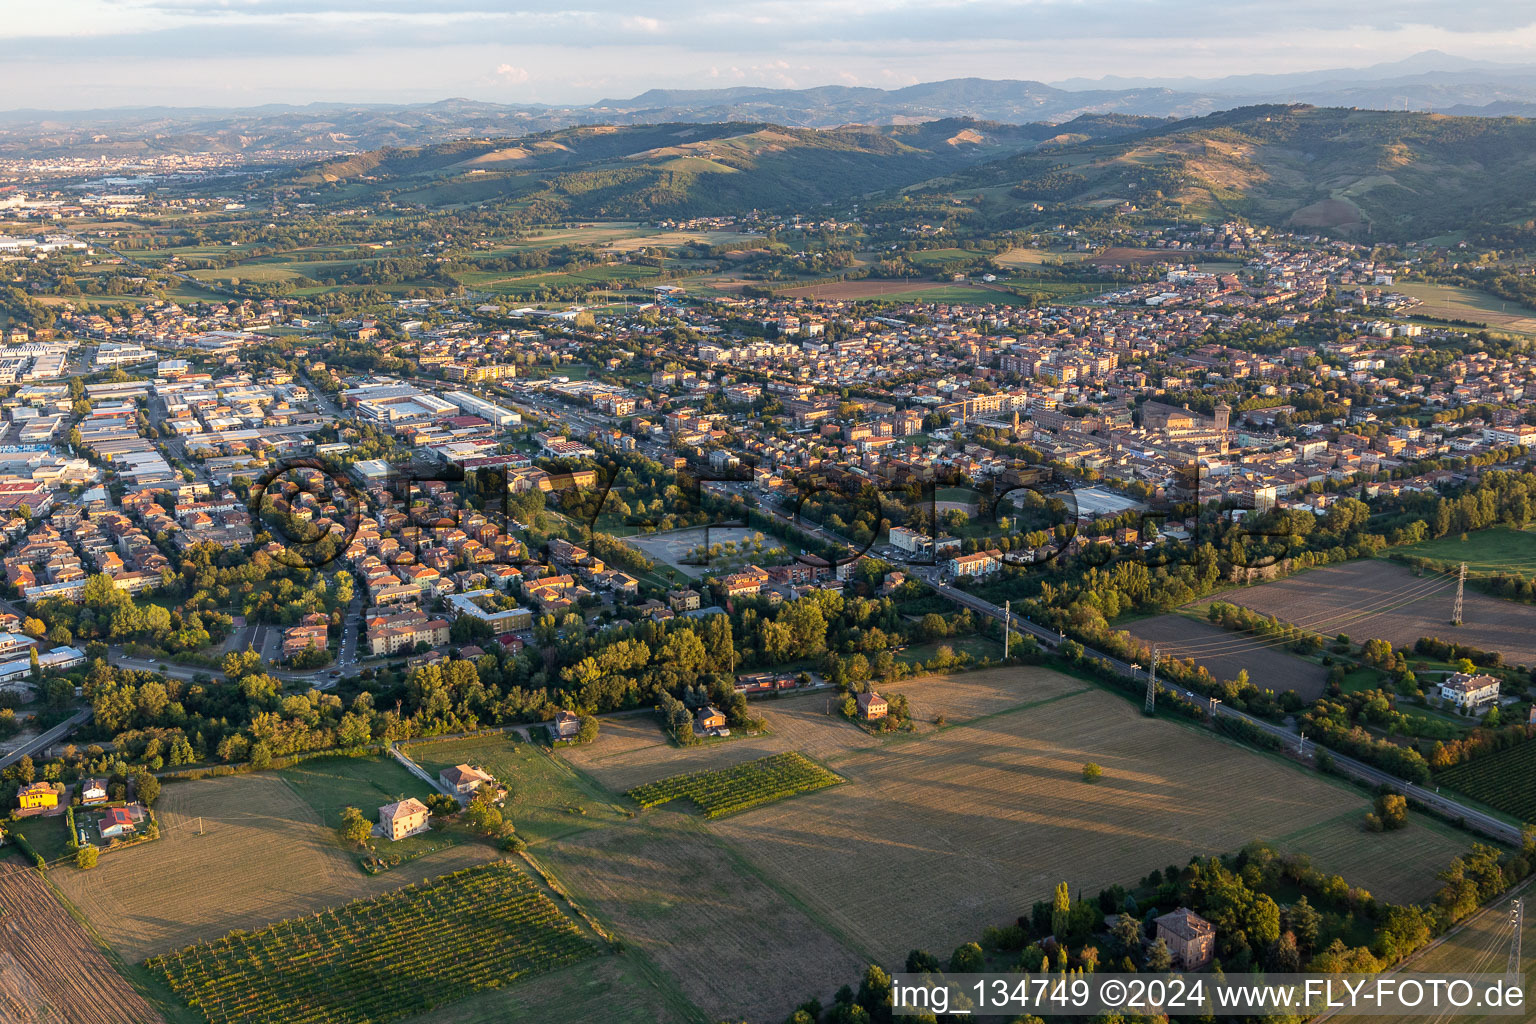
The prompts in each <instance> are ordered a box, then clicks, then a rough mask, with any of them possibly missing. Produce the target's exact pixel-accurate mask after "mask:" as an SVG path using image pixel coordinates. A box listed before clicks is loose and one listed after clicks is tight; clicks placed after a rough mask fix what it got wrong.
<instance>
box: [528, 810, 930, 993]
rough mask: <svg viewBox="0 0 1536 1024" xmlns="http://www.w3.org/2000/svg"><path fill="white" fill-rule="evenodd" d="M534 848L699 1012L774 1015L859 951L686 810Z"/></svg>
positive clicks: (833, 978)
mask: <svg viewBox="0 0 1536 1024" xmlns="http://www.w3.org/2000/svg"><path fill="white" fill-rule="evenodd" d="M539 859H540V860H541V861H542V862H543V863H544V864H545V866H546V867H548V868H549V869H550V870H551V871H552V872H553V873H554V874H555V875H556V876H558V877H559V879H560V881H561V882H562V883H563V884H564V885H566V886H567V887H568V888H569V889H570V890H571V892H572V894H573V895H574V896H575V897H576V898H577V899H578V900H579V901H580V902H581V904H582V905H583V906H584V907H586V908H587V909H588V910H589V911H591V912H593V913H594V914H596V915H597V916H598V917H600V918H602V919H604V920H605V921H607V922H609V923H611V925H612V926H613V929H614V931H615V933H616V934H617V936H618V937H619V938H620V939H622V940H624V941H625V942H626V943H627V944H630V945H634V946H637V947H639V949H640V950H641V952H642V953H644V954H645V955H646V956H647V957H649V958H650V959H651V960H653V961H655V962H656V963H657V964H658V965H659V966H660V967H662V968H663V969H664V970H666V971H668V972H670V973H671V975H672V976H673V977H674V978H675V979H676V980H677V983H678V986H679V987H680V988H681V990H682V992H683V994H684V995H685V996H686V997H687V998H688V999H690V1000H691V1001H692V1002H693V1003H695V1004H696V1005H697V1006H698V1007H699V1008H700V1009H701V1010H703V1011H704V1012H705V1013H706V1014H707V1015H708V1018H709V1019H710V1020H750V1021H776V1020H782V1019H783V1018H784V1017H786V1016H788V1015H789V1013H790V1012H791V1011H792V1010H793V1009H794V1008H795V1006H796V1005H798V1004H799V1003H800V1002H801V1001H802V1000H804V999H807V998H809V997H810V996H812V995H820V996H821V997H822V998H823V999H824V1000H825V999H827V998H829V997H830V996H831V994H832V992H833V991H835V990H836V989H837V988H838V987H839V986H840V985H843V984H846V983H848V982H849V981H851V980H856V979H857V978H858V977H859V976H860V975H861V974H862V973H863V970H864V968H865V966H866V965H867V962H868V961H866V960H865V959H864V958H863V957H861V956H859V955H857V954H856V952H855V951H852V950H850V949H848V948H847V947H846V946H844V945H843V944H841V943H840V942H838V941H837V940H836V939H835V938H833V937H832V936H831V935H829V934H828V933H827V932H825V931H823V930H822V929H821V928H820V927H819V926H818V924H817V922H816V921H814V920H812V919H811V918H809V917H807V916H806V914H805V913H804V912H803V911H801V910H800V909H798V908H797V907H796V906H795V905H794V904H793V903H791V902H790V901H789V900H787V899H785V898H784V896H783V895H781V894H780V893H779V892H778V891H776V890H775V889H774V887H773V886H771V885H769V884H768V883H767V882H765V881H764V880H763V879H762V878H760V877H758V876H757V875H756V874H754V873H753V872H752V871H751V870H750V869H744V867H743V865H742V864H741V862H740V861H739V859H738V858H737V857H736V856H735V855H734V854H733V853H732V852H731V851H730V850H728V849H727V848H726V847H725V846H724V845H723V844H721V843H720V842H719V841H718V840H717V839H715V838H714V837H713V836H711V835H709V834H708V833H707V832H706V831H705V830H704V829H703V827H702V825H701V824H700V823H699V822H698V820H697V819H694V818H690V817H688V816H687V815H683V814H675V813H673V812H670V811H666V810H660V811H653V812H652V813H650V814H647V815H646V816H645V817H644V818H643V819H640V820H638V821H636V822H634V823H631V824H626V825H618V826H615V827H613V828H604V829H593V830H592V831H590V832H587V833H585V834H583V835H581V836H578V837H576V838H575V839H572V840H569V841H567V842H562V843H557V844H552V845H551V846H549V847H546V848H545V849H543V850H540V851H539ZM844 897H845V899H846V898H847V892H846V891H845V893H844ZM868 902H871V903H876V904H879V905H881V906H885V904H884V903H883V902H882V901H878V900H870V901H868ZM902 952H903V954H904V953H905V952H906V950H905V949H903V950H902ZM722 979H729V983H723V982H722Z"/></svg>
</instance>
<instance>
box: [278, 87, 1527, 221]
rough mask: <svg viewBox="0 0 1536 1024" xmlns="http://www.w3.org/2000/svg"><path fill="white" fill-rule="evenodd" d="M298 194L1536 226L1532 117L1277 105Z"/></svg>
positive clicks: (491, 153)
mask: <svg viewBox="0 0 1536 1024" xmlns="http://www.w3.org/2000/svg"><path fill="white" fill-rule="evenodd" d="M290 180H291V183H292V184H295V185H299V186H301V187H310V188H314V187H317V186H319V187H321V194H322V197H323V196H324V195H325V187H326V186H329V187H330V189H331V190H332V191H333V192H334V194H335V198H336V199H337V201H354V200H355V199H356V198H358V196H359V195H360V194H361V195H370V194H372V195H383V196H387V197H388V198H392V199H396V200H398V201H403V202H408V203H413V204H420V205H423V206H427V207H443V206H454V205H461V204H492V205H506V206H509V207H514V208H519V209H522V210H525V211H526V212H527V213H528V214H529V215H532V216H533V217H542V216H547V217H550V218H560V217H592V218H625V217H648V216H657V215H662V216H698V215H709V214H719V213H738V212H741V211H742V210H745V209H754V208H756V209H765V210H783V209H794V210H797V211H802V210H805V209H807V208H809V207H813V206H816V205H819V204H821V203H836V202H844V203H846V202H849V201H857V200H860V199H863V198H865V197H870V198H874V197H879V196H881V195H887V196H888V195H894V194H896V193H898V192H905V193H907V194H909V195H913V196H919V197H921V196H925V195H926V196H934V197H941V196H947V195H960V196H965V195H973V194H980V193H981V191H982V190H985V194H986V195H987V196H988V197H989V200H990V201H994V202H997V201H1000V202H1002V203H1004V204H1005V205H1011V206H1014V207H1016V208H1018V209H1019V210H1024V211H1026V212H1027V210H1028V208H1029V207H1031V206H1033V205H1035V204H1039V205H1042V206H1047V207H1058V208H1059V207H1067V208H1072V207H1078V208H1090V209H1093V208H1109V207H1113V206H1117V205H1118V204H1120V203H1125V202H1129V203H1132V204H1135V206H1136V207H1137V208H1138V210H1141V211H1146V212H1148V213H1150V214H1151V215H1153V216H1157V215H1159V214H1166V215H1168V216H1173V215H1178V216H1181V217H1183V218H1185V219H1188V218H1192V217H1203V218H1219V217H1226V216H1243V217H1247V218H1249V219H1251V220H1253V221H1256V222H1260V223H1267V224H1274V225H1279V226H1284V227H1293V228H1298V229H1301V230H1308V229H1312V230H1319V231H1325V232H1331V233H1340V234H1346V235H1354V236H1357V237H1367V236H1369V237H1373V238H1377V239H1408V238H1424V237H1430V236H1433V235H1436V234H1439V233H1441V232H1444V231H1447V230H1450V229H1466V228H1489V227H1495V226H1498V225H1502V224H1506V223H1510V222H1518V221H1522V220H1525V219H1528V218H1529V217H1530V216H1531V215H1532V212H1533V204H1536V194H1533V193H1532V192H1531V190H1530V189H1529V187H1528V184H1529V182H1530V181H1532V180H1536V121H1533V120H1530V119H1527V118H1518V117H1503V118H1483V117H1446V116H1442V115H1437V114H1424V113H1410V112H1397V111H1372V110H1354V109H1344V108H1320V107H1308V106H1278V105H1276V106H1260V107H1243V108H1240V109H1237V110H1228V111H1224V112H1222V113H1218V114H1211V115H1209V116H1207V117H1198V118H1189V119H1185V120H1181V121H1157V120H1153V119H1149V118H1130V117H1123V116H1095V117H1082V118H1078V119H1076V120H1074V121H1071V122H1068V123H1066V124H1061V125H1045V124H1028V125H1005V124H996V123H992V122H985V121H975V120H970V119H965V118H949V119H944V120H938V121H929V122H925V123H922V124H911V125H893V126H881V127H871V126H849V127H843V128H837V129H830V130H817V129H811V128H789V127H783V126H780V125H773V124H766V123H755V122H754V123H748V122H729V123H720V124H683V123H673V124H655V125H627V126H612V125H601V126H585V127H577V128H566V129H562V130H559V131H552V132H545V133H541V134H536V135H527V136H522V137H520V138H516V139H478V140H463V141H458V142H451V143H443V144H439V145H433V146H422V147H415V148H402V149H382V150H376V151H373V152H370V153H363V154H358V155H354V156H348V157H343V158H338V159H334V160H329V161H325V162H322V163H319V164H315V165H312V166H310V167H307V168H304V169H302V170H301V171H299V172H298V173H297V174H296V175H295V176H294V177H293V178H292V179H290Z"/></svg>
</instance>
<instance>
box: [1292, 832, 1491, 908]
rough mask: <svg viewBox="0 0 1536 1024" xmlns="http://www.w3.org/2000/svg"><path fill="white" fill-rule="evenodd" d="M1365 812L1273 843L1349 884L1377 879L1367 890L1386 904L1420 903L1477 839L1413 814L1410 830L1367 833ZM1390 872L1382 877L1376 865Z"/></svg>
mask: <svg viewBox="0 0 1536 1024" xmlns="http://www.w3.org/2000/svg"><path fill="white" fill-rule="evenodd" d="M1364 817H1365V813H1364V810H1363V809H1362V810H1360V811H1346V812H1345V813H1343V814H1341V815H1339V816H1338V817H1337V818H1334V819H1332V820H1330V821H1325V822H1322V823H1321V824H1318V825H1312V826H1309V827H1307V828H1304V829H1302V830H1300V831H1298V832H1294V833H1292V834H1291V835H1288V836H1281V837H1280V838H1277V839H1274V840H1272V845H1273V846H1274V847H1275V848H1276V849H1277V850H1280V851H1281V852H1282V853H1305V854H1307V855H1308V856H1309V857H1310V858H1311V859H1312V861H1313V863H1314V864H1315V865H1316V866H1317V867H1318V868H1320V869H1324V870H1326V871H1327V872H1328V873H1329V874H1338V875H1343V876H1344V880H1345V881H1346V882H1349V883H1350V884H1352V885H1362V884H1363V883H1362V882H1361V881H1360V880H1361V879H1362V878H1375V879H1376V883H1375V884H1374V885H1371V886H1366V888H1369V889H1370V891H1371V895H1373V896H1375V897H1376V898H1377V899H1379V900H1386V901H1388V902H1390V903H1401V904H1406V903H1419V902H1423V901H1427V900H1429V899H1430V898H1431V897H1432V896H1434V894H1435V891H1436V890H1437V889H1439V887H1440V883H1439V882H1438V881H1437V880H1436V879H1435V875H1437V874H1438V873H1439V872H1441V871H1443V870H1445V866H1446V865H1447V864H1449V863H1450V862H1451V858H1453V857H1456V856H1459V855H1461V854H1463V853H1466V852H1467V851H1468V850H1470V849H1471V848H1472V844H1473V843H1474V842H1475V841H1476V839H1477V837H1475V836H1471V835H1468V834H1466V833H1464V832H1457V831H1456V830H1455V829H1453V828H1451V827H1450V826H1449V825H1445V824H1442V823H1441V822H1439V821H1437V820H1436V819H1434V818H1432V817H1429V816H1428V815H1421V814H1418V813H1411V814H1410V815H1409V818H1408V822H1409V824H1408V827H1407V828H1402V829H1397V830H1396V831H1393V832H1381V833H1366V832H1365V831H1364V830H1363V819H1364ZM1382 860H1385V861H1387V862H1388V863H1390V864H1391V865H1392V871H1391V872H1388V873H1383V872H1382V871H1381V869H1380V865H1379V864H1378V863H1376V862H1378V861H1382Z"/></svg>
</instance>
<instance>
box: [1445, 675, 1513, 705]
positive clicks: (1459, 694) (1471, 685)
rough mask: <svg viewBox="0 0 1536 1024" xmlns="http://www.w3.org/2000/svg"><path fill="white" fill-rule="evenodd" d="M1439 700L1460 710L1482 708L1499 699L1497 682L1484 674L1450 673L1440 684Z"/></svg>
mask: <svg viewBox="0 0 1536 1024" xmlns="http://www.w3.org/2000/svg"><path fill="white" fill-rule="evenodd" d="M1440 699H1441V700H1448V701H1450V702H1451V703H1452V704H1455V705H1456V706H1457V707H1462V708H1476V707H1482V706H1483V705H1484V704H1490V703H1492V702H1493V701H1496V700H1498V699H1499V681H1498V680H1497V679H1495V678H1494V677H1493V676H1490V675H1486V674H1484V675H1475V676H1473V675H1468V674H1467V673H1465V672H1452V673H1451V674H1450V675H1449V676H1447V677H1446V678H1445V681H1444V682H1442V683H1441V684H1440Z"/></svg>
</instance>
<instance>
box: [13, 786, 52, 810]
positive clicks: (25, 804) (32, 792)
mask: <svg viewBox="0 0 1536 1024" xmlns="http://www.w3.org/2000/svg"><path fill="white" fill-rule="evenodd" d="M16 799H17V801H18V802H19V803H20V806H21V809H22V810H24V811H41V810H47V809H48V808H50V807H57V806H59V793H58V790H56V789H54V788H53V785H52V783H48V782H34V783H32V784H31V785H30V786H23V787H21V789H20V790H19V791H18V792H17V794H16Z"/></svg>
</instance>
